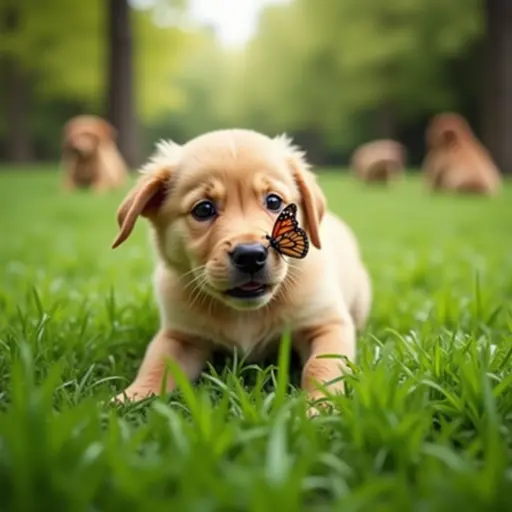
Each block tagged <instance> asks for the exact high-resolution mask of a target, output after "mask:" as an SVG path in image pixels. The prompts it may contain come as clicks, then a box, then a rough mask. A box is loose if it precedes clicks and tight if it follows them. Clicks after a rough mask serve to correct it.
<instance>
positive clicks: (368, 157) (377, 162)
mask: <svg viewBox="0 0 512 512" xmlns="http://www.w3.org/2000/svg"><path fill="white" fill-rule="evenodd" d="M405 162H406V151H405V148H404V146H403V145H402V144H400V143H399V142H397V141H394V140H390V139H381V140H374V141H372V142H367V143H366V144H363V145H361V146H359V147H358V148H357V149H356V150H355V151H354V154H353V156H352V160H351V167H352V169H353V170H354V172H355V173H356V176H357V177H358V178H359V179H361V180H362V181H366V182H381V183H388V182H390V181H391V180H392V179H394V178H397V177H399V176H401V175H402V174H403V172H404V168H405Z"/></svg>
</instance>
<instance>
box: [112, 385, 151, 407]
mask: <svg viewBox="0 0 512 512" xmlns="http://www.w3.org/2000/svg"><path fill="white" fill-rule="evenodd" d="M154 395H156V393H155V392H154V391H153V390H151V389H147V388H141V387H138V386H130V387H128V388H126V389H125V390H124V391H123V392H122V393H119V394H118V395H116V396H115V397H113V398H112V399H111V400H110V402H111V403H121V404H123V403H126V402H140V401H141V400H144V399H145V398H149V397H150V396H154Z"/></svg>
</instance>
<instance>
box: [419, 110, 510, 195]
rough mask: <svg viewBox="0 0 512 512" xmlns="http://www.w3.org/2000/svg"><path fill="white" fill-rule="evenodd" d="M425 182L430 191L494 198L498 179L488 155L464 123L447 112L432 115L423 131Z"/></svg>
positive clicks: (463, 120) (499, 181)
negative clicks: (425, 146) (491, 196)
mask: <svg viewBox="0 0 512 512" xmlns="http://www.w3.org/2000/svg"><path fill="white" fill-rule="evenodd" d="M426 145H427V155H426V157H425V160H424V162H423V170H424V176H425V179H426V181H427V183H428V185H429V186H430V188H431V189H432V190H447V191H452V192H457V193H474V194H486V195H494V194H496V193H498V192H499V190H500V188H501V176H500V173H499V171H498V169H497V168H496V166H495V164H494V162H493V159H492V157H491V155H490V154H489V152H488V151H487V150H486V149H485V148H484V146H483V145H482V144H481V142H480V141H479V140H478V139H477V138H476V136H475V135H474V134H473V131H472V130H471V128H470V126H469V124H468V123H467V121H466V120H465V119H464V118H463V117H462V116H460V115H458V114H456V113H452V112H446V113H443V114H439V115H437V116H435V117H434V118H433V119H432V120H431V122H430V124H429V126H428V127H427V131H426Z"/></svg>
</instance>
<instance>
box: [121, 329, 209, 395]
mask: <svg viewBox="0 0 512 512" xmlns="http://www.w3.org/2000/svg"><path fill="white" fill-rule="evenodd" d="M208 353H209V352H208V350H207V349H205V348H203V347H200V346H199V345H197V344H195V343H192V342H191V341H186V340H184V339H180V336H179V335H177V334H176V333H170V332H169V331H166V330H161V331H160V332H159V333H158V334H157V335H156V336H155V338H153V341H151V343H150V344H149V346H148V348H147V350H146V354H145V356H144V360H143V361H142V365H141V367H140V369H139V371H138V373H137V376H136V378H135V380H134V381H133V383H132V384H131V385H130V386H128V388H126V389H125V391H124V392H123V393H120V394H119V395H117V397H116V398H115V400H118V401H121V402H122V401H124V400H125V399H126V398H127V399H129V400H134V401H137V400H142V399H144V398H146V397H148V396H150V395H157V394H158V393H160V390H161V388H162V381H163V378H164V375H165V373H166V360H168V359H172V360H173V361H174V362H175V363H177V364H178V365H179V366H180V368H181V370H182V371H183V372H184V373H185V374H186V375H187V377H188V378H189V379H190V380H194V379H196V378H197V377H198V376H199V374H200V373H201V370H202V368H203V366H204V364H205V362H206V359H207V357H208ZM175 387H176V385H175V382H174V379H173V377H172V375H170V372H168V373H167V381H166V383H165V390H166V391H167V392H169V391H173V390H174V389H175Z"/></svg>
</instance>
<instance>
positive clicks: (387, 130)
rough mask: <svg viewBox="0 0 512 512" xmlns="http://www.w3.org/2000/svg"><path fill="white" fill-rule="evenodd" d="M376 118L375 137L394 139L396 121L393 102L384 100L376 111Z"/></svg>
mask: <svg viewBox="0 0 512 512" xmlns="http://www.w3.org/2000/svg"><path fill="white" fill-rule="evenodd" d="M376 117H377V120H376V128H377V134H376V135H377V137H378V138H380V139H394V138H395V137H396V135H397V119H396V110H395V107H394V105H393V102H392V101H391V100H389V99H384V100H383V101H382V103H381V104H380V105H379V107H378V109H377V113H376Z"/></svg>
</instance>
